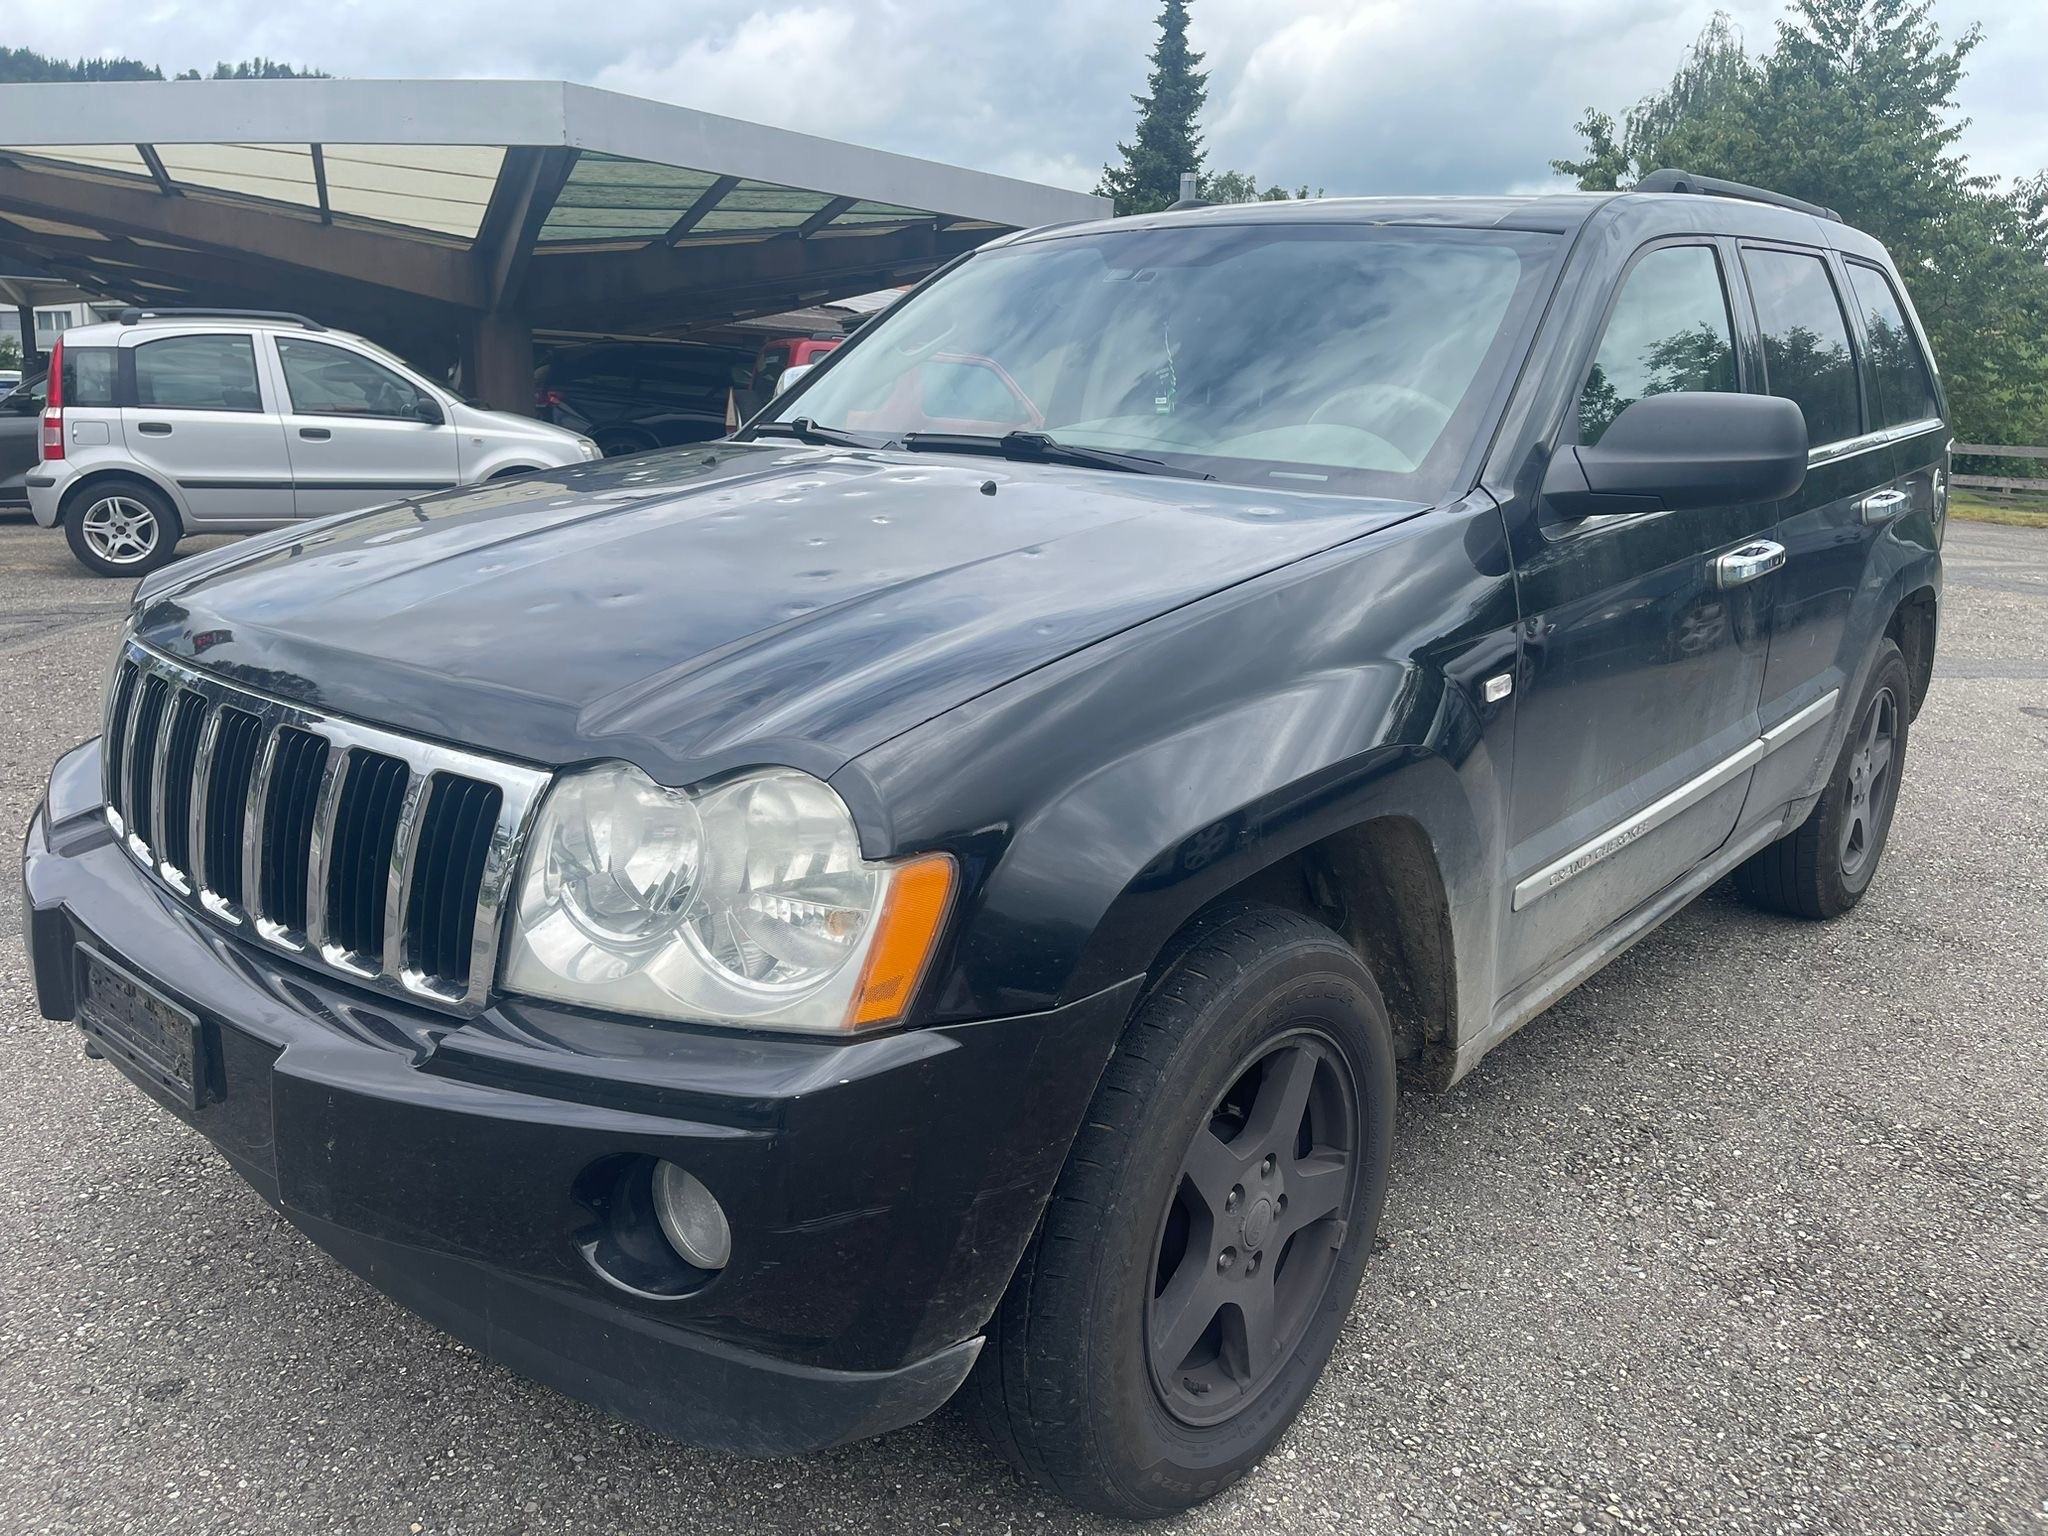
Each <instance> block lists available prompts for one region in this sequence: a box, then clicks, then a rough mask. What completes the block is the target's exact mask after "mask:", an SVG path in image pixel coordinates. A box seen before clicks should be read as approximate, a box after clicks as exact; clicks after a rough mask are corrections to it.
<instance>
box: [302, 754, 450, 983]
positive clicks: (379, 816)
mask: <svg viewBox="0 0 2048 1536" xmlns="http://www.w3.org/2000/svg"><path fill="white" fill-rule="evenodd" d="M410 777H411V775H410V773H409V772H408V770H407V769H406V766H405V764H404V763H402V762H400V761H399V760H398V759H397V758H395V757H386V756H385V755H384V754H383V753H381V752H370V751H366V750H362V749H358V750H357V751H355V752H353V753H351V754H350V757H349V765H348V778H347V780H346V781H345V782H344V783H343V785H342V790H341V799H340V802H339V803H338V804H337V805H336V807H335V813H334V835H333V836H332V838H331V839H330V840H329V842H328V859H327V939H328V942H329V943H331V944H333V945H335V946H336V947H337V948H339V949H341V950H343V951H345V952H346V953H348V954H351V955H357V956H367V957H369V958H370V959H371V961H372V962H373V963H381V961H382V958H383V954H384V905H385V901H386V898H387V897H388V896H389V894H390V890H391V855H392V852H393V850H394V849H395V848H396V847H397V846H398V820H399V810H400V808H401V807H402V806H403V805H404V804H405V786H406V781H407V779H409V778H410ZM464 974H465V975H466V974H467V968H465V972H464Z"/></svg>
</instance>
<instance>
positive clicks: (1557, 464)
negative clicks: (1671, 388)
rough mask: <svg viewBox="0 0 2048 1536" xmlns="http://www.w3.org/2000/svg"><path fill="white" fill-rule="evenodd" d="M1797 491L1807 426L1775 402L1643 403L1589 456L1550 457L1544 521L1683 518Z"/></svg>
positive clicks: (1679, 395) (1695, 396)
mask: <svg viewBox="0 0 2048 1536" xmlns="http://www.w3.org/2000/svg"><path fill="white" fill-rule="evenodd" d="M1805 482H1806V417H1805V416H1804V415H1803V414H1802V413H1801V411H1800V409H1799V407H1798V406H1797V405H1795V404H1793V403H1792V402H1791V401H1790V400H1780V399H1778V398H1777V397H1776V396H1775V395H1731V394H1710V393H1704V392H1699V391H1689V390H1688V391H1679V392H1676V393H1672V394H1668V395H1646V396H1644V397H1643V398H1642V399H1640V400H1638V401H1636V402H1635V404H1633V405H1631V406H1629V407H1628V408H1627V409H1626V410H1624V411H1623V412H1622V413H1621V414H1620V415H1619V416H1617V417H1615V418H1614V421H1613V423H1612V424H1611V425H1609V427H1608V428H1607V431H1606V432H1605V433H1604V434H1602V436H1601V438H1600V441H1599V442H1597V443H1595V444H1593V445H1592V446H1591V447H1583V448H1581V447H1571V446H1566V447H1562V448H1559V449H1558V450H1557V452H1556V454H1555V455H1554V456H1552V458H1551V461H1550V470H1549V472H1548V473H1547V474H1546V475H1545V476H1544V477H1543V501H1544V509H1545V515H1546V516H1547V517H1549V518H1551V519H1552V520H1556V521H1565V520H1570V519H1576V518H1581V517H1590V516H1593V515H1595V514H1597V513H1603V512H1657V511H1685V510H1689V509H1692V508H1697V507H1725V506H1735V505H1739V504H1740V503H1743V502H1752V501H1777V500H1780V499H1781V498H1783V497H1786V496H1790V495H1792V494H1793V493H1795V492H1796V491H1797V490H1798V489H1799V487H1800V486H1801V485H1803V484H1804V483H1805Z"/></svg>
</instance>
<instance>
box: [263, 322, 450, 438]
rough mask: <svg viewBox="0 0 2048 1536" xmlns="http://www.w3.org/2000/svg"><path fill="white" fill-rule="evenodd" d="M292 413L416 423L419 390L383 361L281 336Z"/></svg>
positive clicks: (279, 344) (279, 350) (279, 345)
mask: <svg viewBox="0 0 2048 1536" xmlns="http://www.w3.org/2000/svg"><path fill="white" fill-rule="evenodd" d="M277 355H278V357H279V359H280V360H281V361H282V362H283V363H284V386H285V389H286V390H287V391H289V392H290V394H291V397H292V409H293V410H294V411H297V412H299V413H300V414H301V415H305V416H384V417H396V418H399V419H401V420H406V421H411V420H416V419H417V418H418V416H419V411H420V392H419V391H418V390H417V389H415V388H414V387H413V386H412V384H411V382H410V381H409V380H406V379H403V378H400V377H399V376H398V375H397V374H395V373H393V372H392V371H391V370H390V369H389V368H386V367H385V366H384V365H383V364H382V363H373V362H371V361H370V360H369V359H368V358H367V357H359V356H357V355H356V354H355V353H353V352H347V351H344V350H343V349H342V348H340V347H330V346H328V345H327V344H326V343H325V342H319V341H306V340H304V339H302V338H300V337H296V336H280V337H278V338H277Z"/></svg>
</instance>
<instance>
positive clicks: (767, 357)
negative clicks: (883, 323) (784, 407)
mask: <svg viewBox="0 0 2048 1536" xmlns="http://www.w3.org/2000/svg"><path fill="white" fill-rule="evenodd" d="M845 340H846V337H845V336H844V335H842V334H841V333H840V332H838V331H822V332H818V333H816V334H814V335H810V336H773V337H770V338H769V339H768V340H767V341H764V342H762V343H761V350H760V351H758V352H756V353H755V354H754V371H753V373H752V374H751V375H750V376H749V377H748V379H747V385H746V388H745V389H735V390H733V391H732V393H731V395H730V396H729V397H728V404H727V407H726V413H725V426H726V430H727V431H729V432H730V431H736V430H737V429H738V427H739V424H740V423H741V422H743V421H745V420H746V419H747V418H748V417H749V416H751V415H753V414H754V412H756V411H758V410H760V409H761V407H762V406H764V405H766V404H767V403H768V402H769V401H770V400H773V399H774V398H775V392H776V390H777V388H778V387H780V385H781V383H782V376H783V374H784V373H786V372H787V371H788V370H789V369H791V368H806V369H807V368H809V367H811V366H812V365H813V364H814V363H817V362H820V361H822V360H823V359H824V356H825V354H826V353H827V352H831V351H834V350H835V349H837V348H838V346H839V345H840V343H841V342H843V341H845ZM791 382H794V380H792V381H791Z"/></svg>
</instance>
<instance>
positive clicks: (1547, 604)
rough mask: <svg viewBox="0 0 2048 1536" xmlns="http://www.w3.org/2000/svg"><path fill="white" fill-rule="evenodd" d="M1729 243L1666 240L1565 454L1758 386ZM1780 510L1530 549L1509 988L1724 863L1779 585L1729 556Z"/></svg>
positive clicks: (1563, 538)
mask: <svg viewBox="0 0 2048 1536" xmlns="http://www.w3.org/2000/svg"><path fill="white" fill-rule="evenodd" d="M1727 254H1728V253H1727V250H1726V248H1725V247H1724V246H1722V245H1720V244H1719V243H1717V242H1714V241H1712V240H1704V239H1703V240H1697V241H1693V240H1687V241H1681V242H1674V243H1660V244H1656V245H1652V246H1650V247H1649V248H1647V249H1646V250H1644V251H1642V252H1639V253H1638V254H1637V255H1636V256H1635V257H1634V259H1633V260H1632V261H1631V263H1630V264H1629V266H1628V268H1627V270H1626V272H1625V273H1624V274H1623V276H1622V279H1621V282H1620V285H1619V287H1618V289H1617V291H1616V294H1615V297H1614V299H1613V301H1612V303H1611V305H1610V308H1609V310H1608V316H1607V320H1606V323H1605V326H1604V328H1603V330H1602V332H1601V338H1600V341H1599V342H1598V344H1597V347H1596V349H1595V351H1594V354H1593V358H1592V362H1591V365H1590V366H1589V367H1588V368H1587V369H1586V371H1585V374H1584V376H1583V378H1582V379H1581V381H1580V383H1579V389H1578V396H1577V403H1576V406H1575V409H1574V410H1573V411H1572V412H1571V413H1570V415H1569V417H1568V419H1567V422H1566V425H1565V428H1564V436H1563V439H1562V441H1563V442H1564V443H1571V442H1577V443H1580V444H1591V443H1594V442H1597V441H1599V438H1600V436H1601V434H1602V433H1603V432H1605V430H1606V429H1607V427H1608V425H1609V424H1610V423H1611V422H1612V421H1613V420H1614V418H1615V417H1616V416H1617V415H1619V414H1620V413H1621V411H1622V410H1623V409H1624V408H1625V407H1626V406H1628V405H1630V404H1632V403H1633V402H1634V401H1636V400H1638V399H1640V398H1642V397H1643V396H1645V395H1650V394H1661V393H1666V392H1669V391H1672V390H1723V391H1733V390H1737V389H1740V388H1741V387H1742V368H1741V366H1740V363H1739V359H1738V355H1737V352H1736V347H1735V340H1734V336H1735V332H1734V327H1733V325H1732V323H1731V318H1730V316H1731V311H1730V307H1729V300H1728V293H1729V286H1728V283H1727V280H1726V276H1727V275H1726V272H1725V270H1724V261H1725V260H1726V258H1727ZM1774 511H1775V508H1774V506H1773V505H1772V504H1771V503H1753V504H1749V503H1746V504H1740V505H1731V506H1722V507H1712V508H1707V509H1704V510H1698V511H1658V512H1641V513H1627V514H1615V515H1603V516H1595V517H1584V518H1578V519H1575V520H1574V519H1570V518H1566V517H1562V516H1560V515H1558V514H1556V513H1555V512H1554V511H1553V510H1552V509H1550V508H1547V507H1539V509H1538V515H1537V516H1536V517H1535V518H1533V519H1530V520H1527V521H1526V522H1525V523H1524V524H1523V526H1522V528H1521V530H1520V531H1519V533H1518V535H1517V546H1518V547H1517V548H1516V551H1515V561H1516V572H1515V574H1516V581H1517V583H1518V586H1519V588H1520V595H1521V604H1522V622H1523V649H1524V656H1525V665H1524V670H1523V677H1522V680H1521V682H1520V685H1519V688H1518V694H1519V698H1520V702H1519V703H1518V705H1517V707H1516V723H1515V766H1514V787H1513V793H1512V796H1511V800H1510V816H1509V823H1510V827H1509V832H1510V850H1509V879H1510V881H1511V883H1512V885H1513V893H1512V898H1511V902H1510V911H1509V913H1508V915H1507V917H1506V920H1505V921H1506V929H1505V931H1506V933H1507V936H1508V937H1507V943H1506V945H1505V953H1504V966H1503V975H1502V978H1501V979H1502V982H1503V988H1502V990H1503V992H1504V993H1508V992H1513V991H1515V990H1516V989H1518V988H1520V987H1521V986H1522V985H1524V984H1526V983H1527V982H1529V981H1530V980H1532V979H1533V978H1534V977H1536V976H1537V975H1538V974H1539V973H1540V972H1542V971H1544V970H1545V969H1546V968H1547V967H1549V966H1550V965H1552V964H1553V963H1554V962H1556V961H1558V960H1560V959H1561V958H1563V957H1564V956H1566V955H1568V954H1570V953H1571V952H1572V951H1574V950H1576V949H1577V948H1578V947H1579V946H1580V945H1581V944H1583V943H1584V942H1585V941H1586V940H1588V939H1589V938H1591V937H1592V936H1593V935H1594V934H1596V933H1597V932H1599V931H1600V930H1601V929H1602V928H1604V927H1606V926H1607V925H1609V924H1611V923H1613V922H1614V921H1615V920H1617V919H1619V918H1621V917H1623V916H1625V915H1626V914H1628V913H1629V912H1630V911H1631V910H1633V909H1634V908H1636V907H1637V906H1639V905H1641V904H1642V903H1643V902H1644V901H1646V900H1647V899H1649V898H1650V897H1651V896H1653V895H1655V894H1656V893H1657V892H1658V891H1659V890H1661V889H1663V888H1664V887H1665V886H1667V885H1669V884H1670V883H1671V882H1672V881H1673V880H1675V879H1676V878H1678V877H1679V876H1680V875H1682V874H1684V873H1685V871H1687V870H1688V869H1690V868H1691V867H1692V866H1693V865H1695V864H1697V863H1698V862H1699V861H1700V860H1701V859H1704V858H1706V857H1707V856H1708V855H1710V854H1712V853H1713V852H1714V851H1715V850H1716V849H1717V848H1719V847H1720V846H1721V844H1722V843H1723V842H1724V841H1725V840H1726V839H1727V837H1728V834H1729V833H1730V831H1731V830H1732V829H1733V828H1734V825H1735V818H1736V815H1737V813H1738V812H1739V810H1740V809H1741V805H1742V800H1743V795H1744V792H1745V790H1746V789H1747V787H1748V783H1749V776H1750V772H1751V765H1752V763H1753V760H1754V756H1755V753H1754V744H1755V742H1756V739H1757V734H1758V727H1757V700H1758V695H1759V693H1760V691H1761V688H1762V683H1763V672H1764V663H1765V659H1766V655H1767V653H1768V639H1769V616H1770V615H1769V602H1770V598H1769V591H1770V587H1771V584H1772V582H1773V580H1775V576H1774V575H1772V574H1764V575H1761V576H1760V577H1757V578H1754V579H1752V578H1750V577H1749V576H1748V574H1747V572H1748V570H1749V569H1750V567H1749V566H1748V565H1746V564H1745V563H1743V562H1740V561H1736V560H1724V559H1723V558H1722V557H1724V556H1728V555H1731V554H1732V553H1733V552H1734V551H1736V550H1738V549H1741V548H1743V546H1745V545H1747V544H1751V543H1753V542H1755V541H1756V540H1757V539H1758V537H1759V536H1761V535H1764V534H1766V533H1768V532H1769V530H1770V528H1771V525H1772V522H1773V521H1774Z"/></svg>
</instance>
